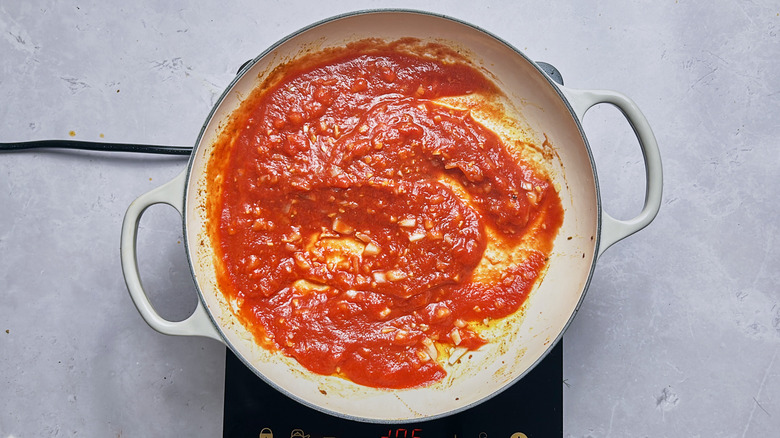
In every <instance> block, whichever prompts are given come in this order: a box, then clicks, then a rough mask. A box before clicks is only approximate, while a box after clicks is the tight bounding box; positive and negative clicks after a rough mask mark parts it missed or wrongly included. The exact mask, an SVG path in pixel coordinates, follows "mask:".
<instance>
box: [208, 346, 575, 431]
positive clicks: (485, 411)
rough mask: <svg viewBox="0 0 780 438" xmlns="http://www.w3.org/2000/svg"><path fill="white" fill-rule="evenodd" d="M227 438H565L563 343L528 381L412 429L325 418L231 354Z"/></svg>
mask: <svg viewBox="0 0 780 438" xmlns="http://www.w3.org/2000/svg"><path fill="white" fill-rule="evenodd" d="M226 354H227V357H226V366H225V408H224V409H225V411H224V427H223V436H224V437H231V438H232V437H255V438H526V437H527V438H548V437H560V436H563V343H562V342H559V343H558V345H557V346H556V347H555V348H553V350H552V351H550V354H548V355H547V357H546V358H545V359H544V360H543V361H542V362H541V363H539V364H538V365H537V366H536V367H535V368H534V369H533V370H532V371H531V372H530V373H529V374H528V375H527V376H526V377H524V378H523V379H521V380H520V381H519V382H517V383H515V384H514V385H512V386H511V387H510V388H508V389H506V390H505V391H504V392H502V393H500V394H498V395H497V396H495V397H493V398H491V399H490V400H488V401H486V402H483V403H481V404H479V405H477V406H475V407H473V408H471V409H467V410H465V411H463V412H460V413H457V414H454V415H450V416H448V417H444V418H440V419H436V420H430V421H423V422H415V423H409V424H393V425H387V424H374V423H362V422H356V421H351V420H345V419H342V418H338V417H334V416H332V415H328V414H324V413H322V412H319V411H317V410H314V409H311V408H309V407H307V406H304V405H302V404H300V403H298V402H296V401H294V400H292V399H290V398H288V397H287V396H285V395H283V394H281V393H280V392H278V391H276V390H275V389H273V388H272V387H270V386H269V385H268V384H266V383H265V382H263V381H262V380H261V379H260V378H258V377H257V376H255V375H254V374H253V373H252V371H250V370H249V369H248V368H247V367H246V366H245V365H244V364H243V363H241V361H240V360H238V359H237V358H236V357H235V356H234V355H233V353H232V352H231V351H230V350H229V349H228V350H227V353H226Z"/></svg>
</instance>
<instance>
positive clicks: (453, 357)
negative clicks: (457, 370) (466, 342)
mask: <svg viewBox="0 0 780 438" xmlns="http://www.w3.org/2000/svg"><path fill="white" fill-rule="evenodd" d="M467 351H469V349H468V348H466V347H455V348H453V349H452V351H451V352H450V358H449V359H448V360H447V362H449V364H450V365H455V363H457V362H458V361H459V360H460V358H461V357H463V355H464V354H466V352H467Z"/></svg>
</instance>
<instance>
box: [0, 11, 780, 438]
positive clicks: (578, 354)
mask: <svg viewBox="0 0 780 438" xmlns="http://www.w3.org/2000/svg"><path fill="white" fill-rule="evenodd" d="M108 3H109V2H99V1H95V2H91V1H59V2H54V1H46V0H38V1H24V2H13V1H3V2H0V121H1V122H2V125H1V127H0V142H2V141H20V140H36V139H55V138H60V139H68V138H73V139H79V140H93V141H100V140H104V141H110V142H139V143H152V144H170V145H191V144H193V143H194V141H195V138H196V136H197V134H198V132H199V130H200V127H201V124H202V123H203V121H204V119H205V117H206V115H207V114H208V112H209V111H210V109H211V107H212V105H213V103H214V102H215V100H216V99H217V97H218V96H219V95H220V94H221V93H222V91H223V89H224V87H225V86H226V85H227V84H228V83H229V81H230V80H231V79H232V78H233V75H234V74H235V72H236V70H237V68H238V67H239V66H240V65H241V64H242V63H243V62H244V61H246V60H248V59H251V58H253V57H255V56H256V55H257V54H259V53H260V52H261V51H263V50H264V49H265V48H266V47H267V46H269V45H270V44H272V43H273V42H275V41H276V40H278V39H279V38H281V37H283V36H285V35H287V34H288V33H290V32H293V31H295V30H297V29H298V28H300V27H302V26H305V25H307V24H309V23H311V22H313V21H317V20H320V19H323V18H326V17H329V16H331V15H335V14H337V13H341V12H346V11H350V10H356V9H365V8H372V7H390V6H394V7H412V8H414V7H416V5H417V3H415V2H410V1H407V2H376V1H362V2H358V1H339V2H318V3H309V2H302V1H291V2H251V1H243V2H208V3H199V4H198V6H195V5H194V4H193V3H190V2H179V1H171V2H168V1H149V0H141V1H136V2H113V3H114V4H113V5H109V4H108ZM426 8H427V9H429V10H431V11H433V12H439V13H444V14H447V15H450V16H453V17H456V18H460V19H463V20H467V21H470V22H472V23H474V24H476V25H479V26H481V27H483V28H485V29H487V30H489V31H491V32H493V33H495V34H497V35H499V36H501V37H502V38H504V39H505V40H507V41H508V42H509V43H511V44H513V45H515V46H516V47H518V48H519V49H521V50H523V51H524V52H525V53H526V54H528V55H529V56H530V57H531V58H533V59H537V60H540V61H547V62H550V63H552V64H554V65H555V66H557V67H558V68H559V69H560V71H561V72H562V73H563V76H564V78H565V80H566V84H567V85H569V86H571V87H573V88H606V89H614V90H618V91H621V92H623V93H625V94H627V95H629V96H630V97H631V98H633V99H634V100H635V101H636V103H637V104H638V105H639V106H640V107H641V108H642V110H643V112H644V113H645V115H646V116H647V118H648V119H649V121H650V124H651V125H652V127H653V128H654V131H655V134H656V136H657V138H658V143H659V145H660V147H661V153H662V158H663V164H664V171H665V190H664V201H663V206H662V209H661V212H660V214H659V216H658V217H657V219H656V220H655V222H654V223H653V224H651V225H650V227H649V228H647V229H645V230H643V231H642V232H640V233H638V234H636V235H634V236H631V237H630V238H628V239H626V240H625V241H622V242H620V243H618V244H617V245H615V246H614V247H613V248H611V249H610V250H608V251H607V252H606V253H605V254H604V256H603V257H602V258H601V259H600V260H599V262H598V266H597V268H596V272H595V275H594V277H593V281H592V283H591V286H590V290H589V292H588V295H587V296H586V298H585V301H584V303H583V305H582V308H581V310H580V312H579V314H578V315H577V317H576V318H575V320H574V322H573V324H572V325H571V327H570V329H569V331H568V332H567V334H566V336H565V350H564V354H565V358H564V362H565V368H564V372H565V379H566V384H565V385H564V387H563V391H564V412H565V415H564V425H565V433H564V435H565V436H567V437H583V438H584V437H645V436H648V437H658V436H669V437H698V436H701V437H768V436H775V434H776V433H777V430H778V429H779V428H780V358H778V357H777V355H778V352H780V288H779V286H778V285H780V249H779V248H780V226H779V225H778V223H780V221H778V220H777V218H778V216H780V209H779V208H778V202H777V201H778V195H780V176H779V175H780V144H778V142H779V140H778V139H780V122H778V120H779V119H778V117H780V37H778V33H780V5H778V4H777V2H773V1H767V0H759V1H755V2H747V1H725V0H720V1H717V2H691V1H683V0H680V1H674V2H671V1H666V2H658V1H642V2H625V1H620V0H606V1H601V2H595V3H593V2H574V1H572V2H509V1H507V2H474V1H446V2H445V1H435V2H429V3H427V4H426ZM585 128H586V132H587V134H588V136H589V139H590V141H591V145H592V147H593V149H594V155H595V157H596V162H597V166H598V169H599V175H600V182H601V185H602V189H603V191H602V195H603V198H604V204H605V208H606V210H607V211H608V212H610V213H611V214H613V215H614V216H617V217H621V218H629V217H631V216H633V215H634V214H635V213H636V212H638V210H639V209H640V208H641V199H642V196H643V192H644V182H643V181H644V179H643V178H644V174H643V167H642V164H641V162H642V157H641V153H640V151H639V149H638V147H636V140H634V138H633V134H632V133H631V130H630V128H629V127H628V125H627V124H626V122H625V121H624V119H622V117H621V116H620V115H619V114H618V112H617V110H614V109H612V108H611V107H604V106H599V107H597V108H595V109H594V110H592V111H591V112H590V113H588V116H587V117H586V119H585ZM185 164H186V160H185V159H182V158H171V157H151V156H141V155H130V154H102V153H84V152H64V151H37V152H32V151H30V152H19V153H7V154H0V438H6V437H17V438H18V437H43V436H217V435H219V434H220V433H221V426H222V385H223V380H222V379H223V365H224V364H223V362H224V347H223V346H221V345H220V344H218V343H217V342H214V341H211V340H208V339H200V338H179V337H167V336H163V335H160V334H158V333H156V332H154V331H153V330H151V329H150V328H149V327H148V326H147V325H146V324H145V323H144V322H143V321H142V320H141V318H140V317H139V315H138V313H137V311H136V310H135V308H134V307H133V304H132V302H131V301H130V299H129V297H128V294H127V291H126V288H125V285H124V281H123V277H122V272H121V268H120V265H119V229H120V225H121V221H122V217H123V215H124V211H125V209H126V208H127V206H128V205H129V203H130V202H131V201H132V200H133V199H135V198H136V197H137V196H138V195H140V194H142V193H144V192H146V191H148V190H150V189H152V188H154V187H156V186H158V185H160V184H162V183H164V182H166V181H168V180H169V179H171V178H172V177H173V176H175V175H176V174H178V173H179V172H180V171H181V170H182V169H183V168H184V167H185ZM181 239H182V237H181V226H180V219H179V216H178V214H177V213H176V212H175V211H174V210H173V209H171V208H167V207H164V206H155V207H152V208H151V209H150V211H149V212H148V213H147V214H146V215H145V216H144V217H143V219H142V221H141V229H140V238H139V259H140V260H141V271H142V275H143V279H144V281H145V282H146V286H147V288H148V289H149V290H150V291H151V293H152V295H153V301H154V302H155V304H156V305H157V306H158V308H159V309H160V311H161V313H162V314H163V315H164V316H167V317H169V318H174V319H176V318H178V319H181V318H183V317H185V316H186V315H188V314H189V312H190V311H191V310H192V309H193V308H194V306H195V303H196V297H195V294H194V291H193V284H192V280H191V279H190V277H189V271H188V268H187V266H186V259H185V255H184V251H183V248H182V246H183V245H182V243H181Z"/></svg>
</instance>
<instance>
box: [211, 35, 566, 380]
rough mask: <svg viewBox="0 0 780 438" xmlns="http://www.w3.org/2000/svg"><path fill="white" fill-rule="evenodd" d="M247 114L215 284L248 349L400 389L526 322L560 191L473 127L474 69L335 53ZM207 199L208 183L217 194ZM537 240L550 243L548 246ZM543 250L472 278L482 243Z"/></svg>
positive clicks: (231, 142)
mask: <svg viewBox="0 0 780 438" xmlns="http://www.w3.org/2000/svg"><path fill="white" fill-rule="evenodd" d="M326 58H327V59H323V60H321V61H318V62H310V63H308V64H307V65H305V67H302V68H295V67H294V66H291V67H289V68H288V70H286V71H285V74H284V75H283V77H282V78H281V79H280V80H279V81H277V82H275V83H273V84H270V85H268V86H266V87H265V88H264V89H263V90H262V91H261V92H257V93H255V94H253V95H252V96H251V97H250V98H248V99H247V100H246V101H245V102H244V104H243V105H242V107H241V108H240V110H239V111H238V112H237V114H238V115H237V116H234V119H233V124H232V127H231V128H230V129H226V130H225V132H224V133H223V136H222V140H221V141H222V142H223V143H224V144H223V145H221V146H220V147H222V148H223V149H224V150H227V151H228V152H226V153H224V154H223V156H221V157H220V160H218V164H216V165H215V166H217V170H216V171H215V172H217V173H219V175H220V178H217V179H215V181H220V183H219V187H218V189H216V190H214V193H217V194H218V195H215V199H213V200H212V201H211V203H210V207H209V215H210V218H211V220H212V221H213V222H214V225H213V234H214V237H213V239H214V240H215V241H216V242H217V243H216V254H217V264H218V267H219V271H220V274H219V276H218V277H219V284H220V288H221V289H222V291H223V293H224V294H225V295H226V297H227V298H228V300H229V301H230V302H232V303H234V311H235V312H236V313H237V315H238V316H239V318H240V319H241V321H242V322H243V323H244V324H245V325H246V326H247V327H248V328H249V329H250V330H251V331H252V332H253V334H254V336H255V339H256V341H257V342H258V343H260V344H261V345H263V346H265V347H266V348H270V349H278V350H280V351H281V352H283V353H284V354H286V355H289V356H291V357H294V358H295V359H296V360H297V361H298V362H300V363H301V364H302V365H303V366H304V367H306V368H307V369H309V370H311V371H313V372H315V373H319V374H325V375H340V376H343V377H345V378H347V379H350V380H352V381H354V382H356V383H358V384H362V385H367V386H373V387H380V388H410V387H417V386H421V385H426V384H430V383H432V382H435V381H438V380H440V379H442V378H443V377H444V376H445V375H446V371H445V367H444V365H442V363H445V362H446V356H447V354H449V352H451V351H452V349H453V348H455V347H458V348H461V351H462V349H468V350H474V349H477V348H479V347H480V346H482V345H484V344H485V343H486V342H487V340H486V339H483V338H482V337H481V336H480V334H479V328H480V327H482V325H483V323H484V321H486V320H490V319H495V318H501V317H505V316H507V315H510V314H512V313H514V312H517V311H518V309H520V308H521V307H522V304H523V302H524V301H525V299H526V297H527V295H528V293H529V291H530V290H531V288H532V287H533V285H534V284H535V282H536V281H537V278H538V277H539V276H540V273H541V272H542V271H543V269H544V268H545V266H546V261H547V257H548V252H549V250H550V248H551V242H552V239H553V238H554V237H555V233H556V232H557V229H558V228H559V227H560V224H561V221H562V216H563V212H562V208H561V203H560V199H559V197H558V194H557V192H556V191H555V188H554V187H553V186H552V184H551V183H550V181H549V180H548V179H547V177H546V176H545V175H544V173H543V172H539V171H538V170H537V169H535V168H534V166H531V165H529V164H527V163H524V162H523V161H522V160H518V159H517V158H516V157H514V156H513V155H512V154H510V153H509V152H508V151H507V148H506V145H505V144H504V143H503V142H502V140H501V138H500V137H499V136H498V135H496V134H495V133H493V132H491V131H490V130H489V129H487V128H486V127H485V126H483V125H481V124H480V123H478V122H477V121H475V120H474V119H473V118H472V116H471V114H470V113H469V111H467V110H462V109H455V108H452V107H449V106H445V105H442V104H440V103H438V102H437V99H439V98H443V97H449V96H463V95H470V94H473V93H481V94H485V95H490V94H495V93H497V92H498V91H497V90H496V88H495V86H494V85H493V84H492V83H491V82H490V81H489V80H487V79H486V78H485V76H484V75H483V74H481V73H480V72H479V71H478V70H476V69H475V68H473V67H471V66H469V65H467V64H465V63H457V62H448V63H445V62H440V61H437V60H434V59H430V58H426V57H421V56H416V55H414V54H411V53H404V52H402V51H397V50H394V49H393V48H392V47H390V46H388V47H385V48H384V49H383V48H374V49H373V50H371V51H369V52H365V51H358V50H344V51H343V52H340V53H337V54H331V55H330V56H328V57H326ZM213 184H217V183H213ZM541 230H544V232H542V231H541ZM529 233H531V234H533V233H536V234H535V235H534V238H533V239H530V241H532V242H536V246H537V247H533V246H532V247H530V248H528V249H527V251H525V254H526V256H525V257H524V258H523V260H522V261H520V262H519V263H516V264H514V265H513V266H511V267H509V268H507V269H505V270H502V272H501V273H500V275H498V274H493V275H492V277H489V278H487V279H486V278H483V277H484V275H483V276H482V277H480V278H479V279H478V280H477V279H475V276H474V271H475V269H477V267H478V265H479V264H480V263H481V261H482V260H483V257H484V253H485V250H486V247H487V246H488V244H489V239H498V240H500V241H501V242H500V245H499V247H501V246H502V245H503V246H512V245H518V244H519V243H521V242H523V239H524V238H525V237H527V236H528V235H529Z"/></svg>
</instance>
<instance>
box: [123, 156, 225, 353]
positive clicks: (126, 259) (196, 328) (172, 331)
mask: <svg viewBox="0 0 780 438" xmlns="http://www.w3.org/2000/svg"><path fill="white" fill-rule="evenodd" d="M186 183H187V175H186V172H182V173H181V174H180V175H179V176H177V177H176V178H174V179H173V180H171V181H169V182H168V183H166V184H163V185H162V186H160V187H158V188H156V189H154V190H151V191H149V192H147V193H145V194H143V195H141V196H139V197H138V198H137V199H136V200H135V201H133V202H132V203H131V204H130V206H129V207H128V208H127V212H126V213H125V219H124V222H122V240H121V243H120V246H119V248H120V255H121V260H122V271H123V273H124V276H125V283H126V284H127V290H128V291H129V292H130V298H132V300H133V303H134V304H135V307H136V308H137V309H138V312H139V313H140V314H141V317H142V318H143V319H144V321H146V323H147V324H149V326H151V327H152V328H153V329H155V330H157V331H158V332H160V333H163V334H166V335H180V336H204V337H207V338H212V339H216V340H218V341H220V342H224V341H223V340H222V337H221V336H220V335H219V333H218V332H217V330H216V328H214V324H213V323H212V322H211V318H210V317H209V315H208V313H207V312H206V309H205V308H204V307H203V303H202V302H201V300H198V306H197V307H196V308H195V311H194V312H192V315H190V316H189V317H187V319H185V320H183V321H169V320H167V319H165V318H163V317H162V316H160V314H159V313H157V311H156V310H154V307H153V306H152V303H151V302H150V301H149V297H148V296H147V294H146V291H144V288H143V285H142V284H141V276H140V273H139V272H138V254H137V248H136V245H137V243H138V223H139V221H140V220H141V215H143V213H144V211H146V209H147V208H149V207H151V206H152V205H154V204H168V205H170V206H172V207H173V208H175V209H176V210H177V211H178V212H179V214H183V211H184V189H185V187H186Z"/></svg>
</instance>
